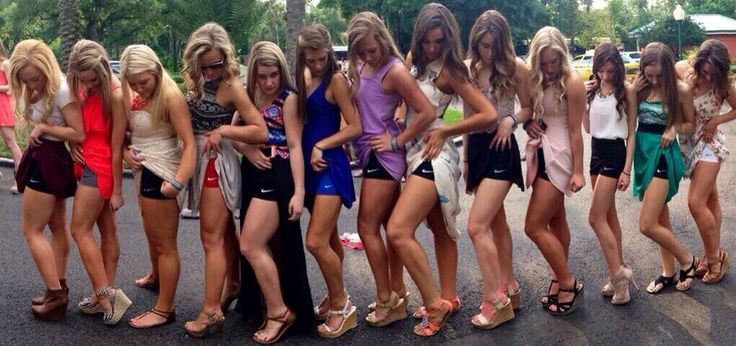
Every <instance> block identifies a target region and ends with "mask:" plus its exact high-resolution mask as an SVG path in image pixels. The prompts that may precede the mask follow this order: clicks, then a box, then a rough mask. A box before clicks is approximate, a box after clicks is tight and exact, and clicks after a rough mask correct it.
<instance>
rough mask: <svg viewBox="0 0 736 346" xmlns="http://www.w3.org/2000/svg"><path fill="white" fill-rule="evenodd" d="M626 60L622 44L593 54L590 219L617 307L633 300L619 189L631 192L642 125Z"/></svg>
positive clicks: (600, 47) (587, 126) (608, 293)
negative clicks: (638, 125) (637, 134)
mask: <svg viewBox="0 0 736 346" xmlns="http://www.w3.org/2000/svg"><path fill="white" fill-rule="evenodd" d="M625 74H626V72H625V70H624V62H623V59H622V58H621V55H620V54H619V52H618V48H616V45H614V44H612V43H601V44H600V45H598V47H596V49H595V53H594V54H593V76H594V79H593V81H592V82H591V83H590V84H589V85H590V88H589V90H588V91H587V92H588V112H587V114H588V117H586V119H585V120H586V121H585V122H584V124H585V129H586V131H588V132H589V133H590V134H591V136H592V137H593V138H592V142H591V148H592V153H591V159H590V183H591V185H592V186H593V199H592V201H591V203H590V212H589V214H588V221H589V222H590V227H592V228H593V231H594V232H595V235H596V237H598V242H599V243H600V245H601V250H602V251H603V257H604V259H605V260H606V264H607V265H608V278H609V281H608V283H607V284H606V285H605V286H604V287H603V288H602V289H601V293H602V294H603V295H604V296H606V297H612V298H611V303H612V304H614V305H622V304H626V303H628V302H629V300H630V299H631V298H630V294H629V283H630V282H631V276H632V272H631V269H629V268H628V267H626V266H625V265H624V256H623V252H622V249H621V243H622V242H621V225H620V224H619V222H618V214H617V211H616V189H618V190H621V191H626V189H627V188H628V186H629V181H630V178H631V163H632V160H633V154H634V125H635V122H636V92H635V91H634V88H633V86H632V85H630V84H628V83H626V82H625V81H624V78H625ZM586 86H587V85H586Z"/></svg>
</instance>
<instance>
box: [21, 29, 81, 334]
mask: <svg viewBox="0 0 736 346" xmlns="http://www.w3.org/2000/svg"><path fill="white" fill-rule="evenodd" d="M9 71H10V88H11V92H12V94H13V95H14V96H15V98H16V100H17V102H16V103H15V111H16V112H18V113H19V114H23V118H24V120H25V121H26V122H27V123H28V125H29V126H31V127H32V128H33V129H32V130H31V133H30V134H29V135H28V148H27V149H26V150H25V151H24V152H23V158H22V159H21V162H20V165H19V166H18V172H17V174H16V176H15V180H16V183H17V184H18V190H19V191H20V192H21V193H24V194H23V198H22V200H21V216H22V220H21V225H22V226H21V227H22V228H23V235H24V236H25V238H26V242H27V243H28V249H29V250H30V252H31V256H33V260H34V262H35V263H36V268H37V269H38V272H39V273H40V274H41V278H42V279H43V282H44V284H45V285H46V292H45V293H44V295H43V297H42V298H35V299H33V301H32V302H33V307H32V312H33V317H35V318H36V319H40V320H47V319H54V320H61V319H63V318H64V315H65V313H66V306H67V304H68V303H69V299H68V296H69V289H68V288H67V287H66V280H65V279H64V278H65V275H66V261H67V256H68V255H69V229H68V228H67V226H66V199H67V198H69V197H71V196H73V195H74V191H75V190H76V188H77V184H76V180H75V179H74V168H73V161H72V157H71V155H69V151H68V150H67V149H66V146H65V144H64V141H69V142H77V143H79V142H81V141H83V140H84V128H83V126H82V114H81V111H80V109H79V105H77V103H76V102H74V98H73V97H72V96H71V95H70V94H69V87H68V85H67V83H66V79H65V78H64V76H63V75H62V74H61V70H60V69H59V64H58V63H57V62H56V57H54V53H52V52H51V49H49V47H48V46H46V45H45V44H44V43H43V42H40V41H37V40H23V41H21V42H19V43H18V44H16V45H15V49H14V50H13V54H12V56H11V57H10V70H9ZM46 225H48V226H49V229H51V242H49V241H48V240H47V239H46V237H45V236H44V234H43V231H44V228H45V227H46Z"/></svg>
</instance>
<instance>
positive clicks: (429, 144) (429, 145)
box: [422, 127, 447, 160]
mask: <svg viewBox="0 0 736 346" xmlns="http://www.w3.org/2000/svg"><path fill="white" fill-rule="evenodd" d="M446 139H447V135H445V132H444V131H443V129H442V128H441V127H439V128H436V129H432V130H429V131H427V134H426V135H424V143H425V144H426V146H425V148H424V152H423V153H422V159H424V160H432V159H434V158H435V157H437V155H439V154H440V151H442V145H443V144H445V140H446Z"/></svg>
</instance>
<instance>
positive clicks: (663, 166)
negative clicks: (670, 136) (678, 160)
mask: <svg viewBox="0 0 736 346" xmlns="http://www.w3.org/2000/svg"><path fill="white" fill-rule="evenodd" d="M654 177H655V178H660V179H668V178H667V160H666V159H665V158H664V155H659V162H658V163H657V168H655V169H654Z"/></svg>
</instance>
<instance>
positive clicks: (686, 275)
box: [675, 256, 700, 291]
mask: <svg viewBox="0 0 736 346" xmlns="http://www.w3.org/2000/svg"><path fill="white" fill-rule="evenodd" d="M698 264H700V260H699V259H698V258H697V257H695V256H693V261H692V262H691V263H690V266H689V267H688V268H687V269H680V276H679V277H678V278H677V285H675V288H677V290H678V291H687V290H689V289H690V288H691V287H693V284H694V283H695V268H697V267H698ZM688 280H690V281H688Z"/></svg>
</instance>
